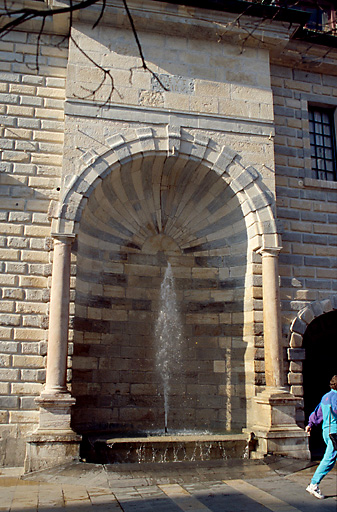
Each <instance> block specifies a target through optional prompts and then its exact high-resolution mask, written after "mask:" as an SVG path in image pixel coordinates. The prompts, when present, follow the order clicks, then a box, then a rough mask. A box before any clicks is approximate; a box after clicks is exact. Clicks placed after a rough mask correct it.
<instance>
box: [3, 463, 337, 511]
mask: <svg viewBox="0 0 337 512" xmlns="http://www.w3.org/2000/svg"><path fill="white" fill-rule="evenodd" d="M316 467H317V463H309V462H307V461H298V460H293V459H288V458H283V457H281V458H278V457H267V458H266V459H264V460H262V461H254V460H246V459H245V460H228V461H198V462H183V463H171V464H170V463H168V464H137V465H135V464H118V465H110V466H101V465H95V464H84V463H79V462H75V463H72V464H68V465H64V466H58V467H56V468H52V469H48V470H44V471H40V472H36V473H34V474H29V475H23V471H22V469H20V468H0V497H1V499H0V512H63V511H64V512H66V511H68V512H182V511H183V512H268V511H271V512H317V511H318V510H319V512H336V511H337V468H335V469H334V470H333V471H332V472H331V473H330V474H329V475H327V477H326V478H325V479H324V480H323V482H322V484H321V489H322V492H323V493H324V494H325V495H326V499H325V500H317V499H316V498H314V497H312V496H310V495H309V494H308V493H307V492H306V491H305V488H306V486H307V484H308V482H309V481H310V478H311V476H312V474H313V473H314V471H315V468H316Z"/></svg>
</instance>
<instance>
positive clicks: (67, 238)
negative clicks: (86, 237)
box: [51, 233, 76, 244]
mask: <svg viewBox="0 0 337 512" xmlns="http://www.w3.org/2000/svg"><path fill="white" fill-rule="evenodd" d="M51 237H52V238H54V239H55V240H59V241H60V242H64V243H68V244H71V243H73V241H74V240H75V238H76V235H75V234H74V233H51Z"/></svg>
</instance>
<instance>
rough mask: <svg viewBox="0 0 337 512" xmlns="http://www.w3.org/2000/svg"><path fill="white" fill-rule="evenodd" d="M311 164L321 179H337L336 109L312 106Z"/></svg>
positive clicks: (310, 114)
mask: <svg viewBox="0 0 337 512" xmlns="http://www.w3.org/2000/svg"><path fill="white" fill-rule="evenodd" d="M309 130H310V146H311V165H312V170H313V172H314V176H315V178H316V179H319V180H327V181H337V174H336V137H335V125H334V111H333V110H332V109H325V108H318V107H310V108H309Z"/></svg>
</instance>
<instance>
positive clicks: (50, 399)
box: [24, 393, 81, 473]
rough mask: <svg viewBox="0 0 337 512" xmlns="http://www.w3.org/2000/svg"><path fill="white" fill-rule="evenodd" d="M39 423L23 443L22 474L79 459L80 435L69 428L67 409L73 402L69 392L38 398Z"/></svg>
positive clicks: (69, 416)
mask: <svg viewBox="0 0 337 512" xmlns="http://www.w3.org/2000/svg"><path fill="white" fill-rule="evenodd" d="M35 401H36V403H37V404H39V406H40V424H39V427H38V429H37V430H36V431H35V432H33V433H32V434H31V435H30V436H29V437H28V438H27V442H26V457H25V463H24V471H25V473H30V472H31V471H39V470H41V469H47V468H50V467H53V466H57V465H59V464H64V463H66V462H71V461H73V460H76V459H78V458H79V447H80V442H81V436H79V435H78V434H76V433H75V432H74V431H73V430H72V429H71V427H70V419H71V415H70V409H71V406H72V405H74V404H75V402H76V400H75V398H73V397H72V396H71V395H70V394H68V393H63V394H61V393H60V394H56V395H48V394H44V395H41V396H40V397H39V398H37V399H36V400H35Z"/></svg>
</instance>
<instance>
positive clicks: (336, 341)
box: [303, 311, 337, 460]
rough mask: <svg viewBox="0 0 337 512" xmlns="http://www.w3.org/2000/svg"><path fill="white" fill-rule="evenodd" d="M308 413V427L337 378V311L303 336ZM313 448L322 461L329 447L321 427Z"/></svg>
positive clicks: (312, 441) (315, 432) (317, 321)
mask: <svg viewBox="0 0 337 512" xmlns="http://www.w3.org/2000/svg"><path fill="white" fill-rule="evenodd" d="M303 347H304V348H305V361H304V364H303V387H304V413H305V421H306V424H307V421H308V418H309V415H310V413H311V412H312V411H313V410H314V409H315V407H316V406H317V405H318V404H319V402H320V400H321V398H322V396H323V395H324V394H325V393H327V392H328V391H330V386H329V382H330V379H331V377H332V376H333V375H335V374H337V311H331V312H330V313H326V314H324V315H321V316H319V317H317V318H316V319H315V320H313V321H312V322H311V324H309V325H308V327H307V329H306V331H305V334H304V336H303ZM309 448H310V452H311V457H312V459H313V460H315V459H318V458H321V457H322V455H323V453H324V450H325V443H324V441H323V438H322V431H321V428H320V427H318V428H317V427H316V428H314V429H313V430H312V433H311V436H310V438H309Z"/></svg>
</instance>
